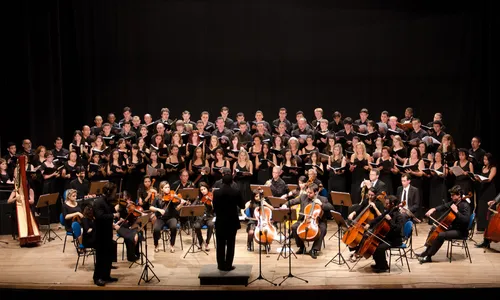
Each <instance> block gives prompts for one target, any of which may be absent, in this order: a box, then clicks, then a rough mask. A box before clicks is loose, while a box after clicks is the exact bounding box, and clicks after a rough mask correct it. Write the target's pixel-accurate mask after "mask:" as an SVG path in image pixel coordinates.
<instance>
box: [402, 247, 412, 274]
mask: <svg viewBox="0 0 500 300" xmlns="http://www.w3.org/2000/svg"><path fill="white" fill-rule="evenodd" d="M403 255H404V257H405V259H406V266H407V267H408V273H410V272H411V271H410V264H409V263H408V255H406V249H403ZM401 261H403V260H401Z"/></svg>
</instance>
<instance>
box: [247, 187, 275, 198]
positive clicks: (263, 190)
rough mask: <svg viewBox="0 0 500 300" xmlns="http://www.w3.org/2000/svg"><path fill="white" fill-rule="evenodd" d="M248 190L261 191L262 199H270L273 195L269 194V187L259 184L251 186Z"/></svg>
mask: <svg viewBox="0 0 500 300" xmlns="http://www.w3.org/2000/svg"><path fill="white" fill-rule="evenodd" d="M250 189H251V190H252V191H253V190H255V189H261V190H262V194H263V195H264V197H272V196H273V193H272V192H271V187H269V186H266V185H260V184H251V185H250Z"/></svg>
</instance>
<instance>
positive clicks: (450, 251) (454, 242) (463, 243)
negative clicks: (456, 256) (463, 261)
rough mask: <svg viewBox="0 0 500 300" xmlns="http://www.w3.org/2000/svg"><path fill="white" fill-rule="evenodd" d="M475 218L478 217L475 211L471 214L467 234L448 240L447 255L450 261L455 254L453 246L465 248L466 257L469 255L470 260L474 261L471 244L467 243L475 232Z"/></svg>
mask: <svg viewBox="0 0 500 300" xmlns="http://www.w3.org/2000/svg"><path fill="white" fill-rule="evenodd" d="M475 219H476V214H475V213H473V214H471V215H470V218H469V227H468V233H467V235H466V236H464V237H463V238H462V239H454V240H449V241H448V247H447V249H446V257H447V258H449V260H450V263H451V258H452V255H453V247H459V248H462V249H464V251H465V257H468V258H469V262H470V263H472V258H471V257H470V251H469V245H468V244H467V240H468V239H469V237H470V236H471V234H473V233H471V232H474V225H475Z"/></svg>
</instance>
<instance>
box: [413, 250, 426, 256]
mask: <svg viewBox="0 0 500 300" xmlns="http://www.w3.org/2000/svg"><path fill="white" fill-rule="evenodd" d="M415 256H416V257H426V256H427V252H425V251H424V252H422V253H415Z"/></svg>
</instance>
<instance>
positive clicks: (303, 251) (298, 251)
mask: <svg viewBox="0 0 500 300" xmlns="http://www.w3.org/2000/svg"><path fill="white" fill-rule="evenodd" d="M296 253H297V254H304V253H306V249H305V248H299V250H297V252H296Z"/></svg>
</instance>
